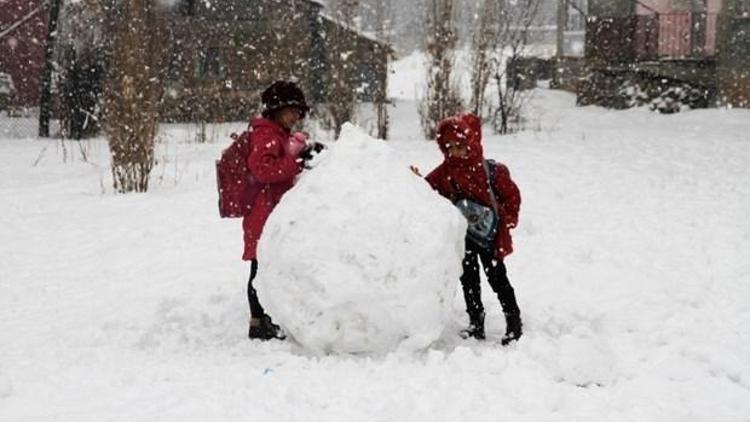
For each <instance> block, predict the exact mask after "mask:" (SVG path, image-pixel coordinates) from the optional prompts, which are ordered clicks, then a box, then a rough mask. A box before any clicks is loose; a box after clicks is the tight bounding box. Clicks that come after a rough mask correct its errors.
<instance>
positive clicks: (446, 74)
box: [419, 0, 463, 139]
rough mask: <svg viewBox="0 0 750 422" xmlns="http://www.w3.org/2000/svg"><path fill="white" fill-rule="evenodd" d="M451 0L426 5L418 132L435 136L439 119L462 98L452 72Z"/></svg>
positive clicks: (453, 33)
mask: <svg viewBox="0 0 750 422" xmlns="http://www.w3.org/2000/svg"><path fill="white" fill-rule="evenodd" d="M453 6H454V3H453V0H430V4H429V5H428V8H427V25H428V28H429V29H428V39H427V45H426V51H427V54H428V63H427V87H426V88H427V91H426V93H425V96H424V97H423V98H422V99H421V101H420V104H419V115H420V120H421V124H422V131H423V132H424V134H425V136H427V138H428V139H433V138H434V137H435V129H436V127H437V124H438V122H439V121H440V120H442V119H444V118H445V117H447V116H449V115H451V114H454V113H456V112H458V111H460V110H461V108H462V107H463V106H462V101H461V96H460V94H459V91H458V89H457V87H456V86H455V84H454V82H453V79H452V73H453V67H454V56H453V50H454V48H455V46H456V41H457V36H456V30H455V13H454V12H455V11H454V7H453Z"/></svg>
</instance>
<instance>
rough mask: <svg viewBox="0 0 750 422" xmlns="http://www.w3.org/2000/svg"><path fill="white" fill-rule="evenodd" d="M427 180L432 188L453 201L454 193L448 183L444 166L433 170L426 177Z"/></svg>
mask: <svg viewBox="0 0 750 422" xmlns="http://www.w3.org/2000/svg"><path fill="white" fill-rule="evenodd" d="M425 180H427V183H429V184H430V186H432V188H433V189H435V190H436V191H437V192H438V193H439V194H440V195H442V196H444V197H446V198H448V199H450V200H453V199H452V196H453V192H452V191H451V189H450V184H449V183H446V180H445V174H444V172H443V167H442V165H440V166H438V167H436V168H435V170H432V171H431V172H430V174H428V175H427V176H425Z"/></svg>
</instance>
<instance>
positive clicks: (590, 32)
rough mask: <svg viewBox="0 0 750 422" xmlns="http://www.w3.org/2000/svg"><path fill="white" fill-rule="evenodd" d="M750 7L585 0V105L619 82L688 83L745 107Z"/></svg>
mask: <svg viewBox="0 0 750 422" xmlns="http://www.w3.org/2000/svg"><path fill="white" fill-rule="evenodd" d="M748 34H750V0H589V10H588V17H587V27H586V53H585V62H586V67H587V72H588V73H589V83H588V84H587V86H585V87H583V92H582V93H581V94H582V95H579V99H582V101H583V102H584V103H590V102H595V103H600V102H602V101H605V102H606V101H607V99H608V98H611V97H613V94H612V90H613V89H616V88H618V85H619V84H620V83H621V82H622V81H623V80H627V79H629V80H636V81H640V82H646V83H649V82H653V81H661V82H659V83H664V82H663V81H666V83H668V84H675V85H677V84H688V85H690V86H693V87H696V88H697V89H699V90H703V91H705V92H706V95H707V100H706V102H707V103H709V104H711V103H726V104H729V105H733V106H739V107H748V106H750V36H748Z"/></svg>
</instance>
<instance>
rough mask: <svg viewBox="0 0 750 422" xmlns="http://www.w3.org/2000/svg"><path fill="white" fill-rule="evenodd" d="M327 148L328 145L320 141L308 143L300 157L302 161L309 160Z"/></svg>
mask: <svg viewBox="0 0 750 422" xmlns="http://www.w3.org/2000/svg"><path fill="white" fill-rule="evenodd" d="M324 149H326V146H325V145H324V144H321V143H320V142H311V143H309V144H307V146H306V147H305V149H303V150H302V152H301V153H300V155H299V158H301V159H302V161H309V160H312V159H313V157H315V156H316V155H318V154H320V152H321V151H323V150H324Z"/></svg>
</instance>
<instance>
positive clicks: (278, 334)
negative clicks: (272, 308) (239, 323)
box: [247, 259, 286, 340]
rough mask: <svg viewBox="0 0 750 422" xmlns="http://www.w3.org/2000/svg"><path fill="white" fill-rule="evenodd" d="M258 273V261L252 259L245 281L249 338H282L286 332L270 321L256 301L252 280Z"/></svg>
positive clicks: (256, 295)
mask: <svg viewBox="0 0 750 422" xmlns="http://www.w3.org/2000/svg"><path fill="white" fill-rule="evenodd" d="M257 274H258V261H257V260H255V259H254V260H253V261H252V264H251V266H250V280H248V282H247V302H248V303H249V304H250V330H249V331H248V337H250V338H251V339H260V340H270V339H273V338H276V339H280V340H283V339H284V338H286V334H284V332H283V331H282V330H281V329H280V328H279V326H278V325H276V324H274V323H273V321H271V317H270V316H268V315H267V314H266V311H265V310H264V309H263V307H262V306H261V305H260V302H259V301H258V293H257V292H256V291H255V287H253V280H254V279H255V276H256V275H257Z"/></svg>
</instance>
